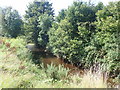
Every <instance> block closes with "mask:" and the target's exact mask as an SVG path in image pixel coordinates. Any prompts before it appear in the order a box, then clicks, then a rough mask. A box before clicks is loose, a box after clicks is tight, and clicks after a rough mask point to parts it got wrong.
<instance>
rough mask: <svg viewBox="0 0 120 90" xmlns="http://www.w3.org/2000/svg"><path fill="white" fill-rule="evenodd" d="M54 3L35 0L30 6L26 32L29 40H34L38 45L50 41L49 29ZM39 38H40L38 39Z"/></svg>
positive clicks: (26, 15)
mask: <svg viewBox="0 0 120 90" xmlns="http://www.w3.org/2000/svg"><path fill="white" fill-rule="evenodd" d="M53 15H54V13H53V9H52V4H50V3H49V2H48V1H46V0H44V1H43V0H40V1H34V2H32V3H31V4H29V6H28V10H27V11H26V14H25V25H24V28H25V32H26V36H28V40H30V39H31V40H32V42H34V43H35V44H36V45H37V46H39V44H40V45H42V43H43V45H42V46H44V45H46V43H47V41H48V35H47V31H49V27H50V26H51V22H52V19H53ZM38 39H39V40H38Z"/></svg>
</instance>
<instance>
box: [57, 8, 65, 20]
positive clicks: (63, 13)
mask: <svg viewBox="0 0 120 90" xmlns="http://www.w3.org/2000/svg"><path fill="white" fill-rule="evenodd" d="M65 17H66V10H64V9H62V10H61V11H60V12H59V14H58V16H57V17H56V21H57V22H60V21H61V20H63V19H65Z"/></svg>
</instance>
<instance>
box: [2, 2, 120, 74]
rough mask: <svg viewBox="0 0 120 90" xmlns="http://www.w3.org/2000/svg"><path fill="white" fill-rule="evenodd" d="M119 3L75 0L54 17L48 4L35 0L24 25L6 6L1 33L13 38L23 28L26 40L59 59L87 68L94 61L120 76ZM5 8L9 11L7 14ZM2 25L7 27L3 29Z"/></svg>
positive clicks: (27, 12)
mask: <svg viewBox="0 0 120 90" xmlns="http://www.w3.org/2000/svg"><path fill="white" fill-rule="evenodd" d="M119 5H120V2H119V1H118V2H117V1H116V2H110V3H109V4H108V5H106V6H104V5H103V4H102V3H98V4H97V5H93V4H91V3H89V4H88V3H85V2H80V1H75V2H73V4H72V5H71V6H69V7H68V9H66V10H61V12H60V13H59V15H58V16H57V17H54V10H53V8H52V4H51V3H49V2H48V1H46V0H44V1H43V0H41V1H36V0H35V1H34V2H32V3H30V4H29V5H28V9H27V11H26V14H25V17H24V20H23V22H24V25H23V26H22V24H21V23H20V22H21V19H20V18H19V15H18V13H17V12H16V11H13V12H12V11H11V9H10V11H11V12H10V11H9V9H8V10H6V11H5V13H3V15H2V16H3V17H4V18H3V22H4V23H2V24H3V25H1V26H2V27H1V29H2V30H3V31H6V30H7V31H8V32H5V33H3V34H8V35H10V36H11V37H16V36H18V35H19V34H20V33H19V34H18V32H19V31H20V30H21V28H23V31H22V33H21V34H23V35H24V36H26V38H27V41H28V42H33V43H35V45H36V46H38V47H41V48H45V49H46V50H49V51H50V52H52V53H53V54H54V55H56V56H58V57H60V58H62V59H66V60H67V61H70V62H72V63H77V64H78V63H81V64H83V66H84V67H87V68H89V67H91V66H93V65H94V64H105V65H107V67H108V68H107V70H109V71H110V72H111V73H112V75H114V76H115V75H120V57H119V55H120V52H119V45H120V43H119V42H120V41H119V36H120V33H119V29H120V23H119V20H120V6H119ZM3 11H4V10H3ZM8 11H9V12H10V13H12V14H8V15H6V14H7V12H8ZM14 13H17V14H14ZM4 14H5V15H4ZM10 15H11V16H10ZM14 15H15V17H13V16H14ZM5 16H6V17H8V16H9V18H8V19H7V18H5ZM16 20H17V21H19V20H20V22H19V23H18V22H17V21H16ZM10 22H11V23H10ZM12 22H13V24H12ZM5 23H6V24H5ZM5 25H6V29H4V28H3V26H5ZM16 26H17V28H16ZM7 27H8V28H7ZM16 31H17V32H16ZM23 32H24V33H23ZM16 33H17V34H16Z"/></svg>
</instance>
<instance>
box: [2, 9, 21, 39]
mask: <svg viewBox="0 0 120 90" xmlns="http://www.w3.org/2000/svg"><path fill="white" fill-rule="evenodd" d="M2 13H3V23H2V26H3V33H4V35H7V36H10V37H13V38H15V37H17V36H18V35H19V34H20V33H21V26H22V19H21V17H20V15H19V14H18V11H17V10H14V9H12V7H7V8H4V9H3V10H2Z"/></svg>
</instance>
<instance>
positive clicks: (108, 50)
mask: <svg viewBox="0 0 120 90" xmlns="http://www.w3.org/2000/svg"><path fill="white" fill-rule="evenodd" d="M118 3H119V2H110V3H109V5H107V6H105V7H104V8H103V9H102V10H99V11H98V12H97V13H96V15H97V21H96V22H95V24H96V33H95V35H94V38H93V40H94V42H92V44H93V45H94V46H95V47H96V48H97V50H98V51H100V52H99V59H97V62H100V63H104V64H105V63H106V64H107V67H108V70H109V71H111V73H112V75H113V74H115V75H118V74H119V73H118V72H119V71H120V68H119V66H120V62H119V60H120V57H119V54H120V53H119V50H118V49H119V36H118V33H119V31H118V30H119V29H118V27H119V26H118V24H119V14H118V13H120V11H119V10H118Z"/></svg>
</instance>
